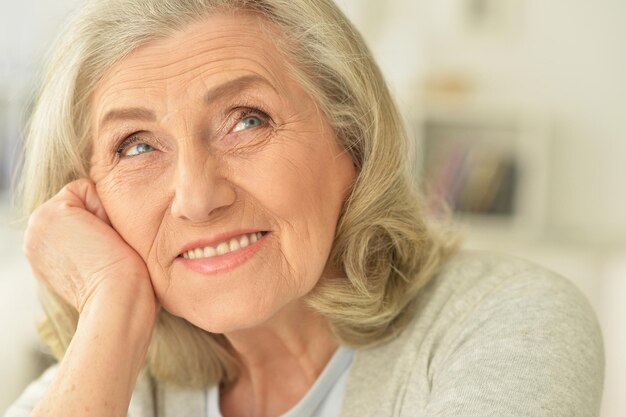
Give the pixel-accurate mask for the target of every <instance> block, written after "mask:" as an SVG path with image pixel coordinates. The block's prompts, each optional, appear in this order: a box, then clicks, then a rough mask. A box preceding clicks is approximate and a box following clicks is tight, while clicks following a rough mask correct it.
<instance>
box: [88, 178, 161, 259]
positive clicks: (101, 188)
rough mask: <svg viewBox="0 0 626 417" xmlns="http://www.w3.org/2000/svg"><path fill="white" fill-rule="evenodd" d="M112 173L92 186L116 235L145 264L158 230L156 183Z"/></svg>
mask: <svg viewBox="0 0 626 417" xmlns="http://www.w3.org/2000/svg"><path fill="white" fill-rule="evenodd" d="M145 178H150V176H145V175H142V176H141V177H138V176H133V175H130V176H129V175H124V174H122V173H118V172H112V173H110V174H109V175H107V176H106V177H104V178H101V179H100V180H98V181H97V182H96V189H97V191H98V195H99V196H100V199H101V200H102V204H103V206H104V209H105V210H106V212H107V215H108V216H109V219H110V220H111V224H112V226H113V228H114V229H115V230H116V231H117V233H118V234H119V235H120V236H121V237H122V238H123V239H124V240H125V241H126V242H127V243H128V244H129V245H130V246H131V247H132V248H133V249H135V251H137V253H139V255H140V256H141V257H142V258H143V259H144V261H145V262H146V263H148V261H149V258H150V255H151V249H152V246H153V242H154V241H155V236H156V233H157V231H158V230H159V225H160V222H161V215H160V211H159V204H158V202H159V200H160V199H161V197H160V196H159V190H162V189H163V188H162V187H159V185H158V181H152V180H151V181H146V180H145Z"/></svg>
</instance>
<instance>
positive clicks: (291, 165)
mask: <svg viewBox="0 0 626 417" xmlns="http://www.w3.org/2000/svg"><path fill="white" fill-rule="evenodd" d="M315 139H317V138H309V142H308V143H315V142H314V140H315ZM285 143H287V144H288V145H283V146H277V147H276V148H273V149H272V151H271V152H267V153H265V155H264V157H263V158H262V159H261V158H260V159H259V160H255V161H248V163H246V164H241V166H237V167H236V169H235V170H234V172H238V173H240V176H238V179H237V180H236V181H237V182H238V183H239V184H241V185H242V188H245V189H246V191H247V193H248V194H250V195H251V197H252V198H254V199H255V200H256V201H258V203H259V205H260V206H261V207H263V208H264V209H265V210H267V211H268V213H267V214H268V216H269V217H270V218H272V219H275V221H276V222H277V224H276V228H277V232H278V233H277V235H278V236H277V237H278V239H279V244H280V250H281V251H282V253H283V255H284V257H285V260H286V262H287V263H288V264H289V265H287V266H285V267H286V268H288V270H289V271H291V274H293V273H296V274H297V275H298V276H297V277H293V279H294V280H295V281H296V282H298V283H299V284H301V285H306V286H307V287H310V286H311V285H312V284H314V283H315V282H316V281H317V279H318V278H319V277H320V275H321V273H322V271H323V268H324V267H325V265H326V262H327V259H328V255H329V253H330V249H331V245H332V242H333V239H334V233H335V228H336V223H337V220H338V216H339V213H340V210H341V206H342V204H343V193H342V190H343V189H344V188H345V187H344V186H345V184H346V182H347V181H350V180H351V178H348V177H347V176H346V174H347V173H348V171H347V170H346V169H345V165H346V164H345V161H341V160H340V159H337V158H334V157H333V156H332V153H330V152H329V151H328V149H326V148H325V147H322V146H321V144H322V143H323V142H320V143H318V144H317V146H307V145H304V144H303V143H302V142H297V141H296V140H295V139H294V140H290V141H285ZM348 159H349V157H348ZM348 164H349V166H350V167H351V166H352V162H351V160H349V162H348ZM244 184H245V185H244Z"/></svg>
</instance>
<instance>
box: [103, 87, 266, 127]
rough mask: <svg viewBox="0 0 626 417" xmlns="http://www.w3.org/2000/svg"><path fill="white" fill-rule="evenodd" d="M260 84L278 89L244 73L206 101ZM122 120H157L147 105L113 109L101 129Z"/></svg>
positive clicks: (207, 94) (206, 98) (212, 92)
mask: <svg viewBox="0 0 626 417" xmlns="http://www.w3.org/2000/svg"><path fill="white" fill-rule="evenodd" d="M258 84H263V85H266V86H268V87H270V88H271V89H272V90H274V91H276V88H275V87H274V86H273V85H272V84H271V83H270V82H269V81H267V80H266V79H265V78H263V77H261V76H259V75H244V76H242V77H239V78H235V79H234V80H230V81H226V82H225V83H223V84H220V85H218V86H215V87H213V88H211V89H210V90H209V91H208V92H207V93H206V94H205V95H204V102H205V103H207V104H208V103H211V102H212V101H217V100H219V99H220V98H222V97H224V96H226V95H228V94H229V93H231V92H233V91H239V90H245V89H247V88H250V87H253V86H254V85H258ZM121 120H143V121H148V122H153V121H155V120H156V115H155V113H154V112H153V111H152V110H149V109H147V108H145V107H129V108H123V109H113V110H110V111H109V112H107V113H106V114H105V115H104V117H103V118H102V119H101V120H100V127H99V131H102V130H103V129H104V127H106V125H108V124H111V123H112V122H114V121H121Z"/></svg>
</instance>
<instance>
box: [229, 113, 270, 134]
mask: <svg viewBox="0 0 626 417" xmlns="http://www.w3.org/2000/svg"><path fill="white" fill-rule="evenodd" d="M237 119H238V120H239V121H238V122H237V124H236V125H235V126H234V127H233V130H232V131H233V132H234V133H235V132H241V131H242V130H248V129H253V128H255V127H259V126H263V125H264V124H265V123H267V121H268V119H269V116H267V115H266V114H265V113H263V112H262V111H260V110H256V109H242V110H241V112H240V114H238V115H237Z"/></svg>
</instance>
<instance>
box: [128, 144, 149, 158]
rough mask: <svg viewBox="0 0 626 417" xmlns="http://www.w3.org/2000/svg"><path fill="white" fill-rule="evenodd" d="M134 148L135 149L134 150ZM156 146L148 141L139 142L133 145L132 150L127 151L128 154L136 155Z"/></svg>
mask: <svg viewBox="0 0 626 417" xmlns="http://www.w3.org/2000/svg"><path fill="white" fill-rule="evenodd" d="M133 149H134V151H133ZM153 150H154V148H153V147H152V146H150V145H148V144H147V143H138V144H137V145H134V146H131V147H130V151H129V152H128V153H126V156H136V155H140V154H142V153H146V152H150V151H153Z"/></svg>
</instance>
